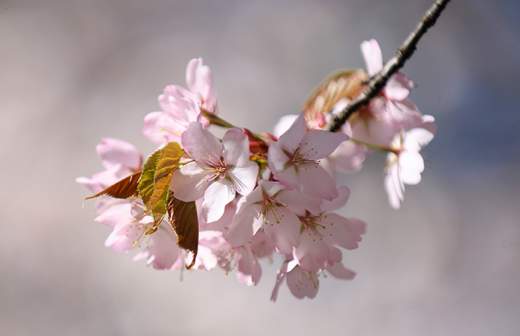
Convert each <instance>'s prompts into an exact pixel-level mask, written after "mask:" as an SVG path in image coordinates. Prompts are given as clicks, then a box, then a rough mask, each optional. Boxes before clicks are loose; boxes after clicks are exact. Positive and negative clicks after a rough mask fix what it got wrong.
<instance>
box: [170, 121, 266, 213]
mask: <svg viewBox="0 0 520 336" xmlns="http://www.w3.org/2000/svg"><path fill="white" fill-rule="evenodd" d="M182 145H183V147H184V149H185V150H186V151H187V153H188V154H189V155H190V158H191V161H188V162H187V163H185V164H184V165H183V166H182V167H181V168H180V169H178V170H176V171H175V173H174V176H173V179H172V182H173V183H172V191H173V193H174V195H175V197H177V198H178V199H180V200H182V201H185V202H189V201H195V200H198V199H200V198H202V197H203V201H202V206H201V209H200V210H201V212H202V214H203V216H204V218H205V220H206V222H213V221H216V220H218V219H219V218H220V217H222V215H223V214H224V210H225V207H226V205H227V204H228V203H230V202H231V201H233V199H234V198H235V196H236V193H238V194H240V195H242V196H246V195H248V194H249V193H250V192H251V191H252V190H253V189H254V187H255V185H256V179H257V176H258V165H257V164H256V163H254V162H252V161H250V160H249V141H248V139H247V137H246V136H245V135H244V133H243V132H242V131H241V130H240V129H231V130H228V131H227V132H226V134H225V135H224V138H223V139H222V141H220V140H219V139H217V138H216V137H215V136H214V135H213V134H211V133H210V132H209V131H208V130H206V129H204V128H203V127H202V125H201V124H200V123H192V124H190V126H189V127H188V129H187V130H186V132H185V133H184V134H183V135H182Z"/></svg>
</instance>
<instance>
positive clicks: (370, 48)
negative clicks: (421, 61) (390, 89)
mask: <svg viewBox="0 0 520 336" xmlns="http://www.w3.org/2000/svg"><path fill="white" fill-rule="evenodd" d="M361 52H362V53H363V57H364V58H365V63H366V66H367V70H368V74H369V75H370V76H373V75H375V74H377V73H378V72H379V71H381V69H383V54H382V53H381V48H380V47H379V43H377V41H376V40H374V39H372V40H369V41H364V42H363V43H361Z"/></svg>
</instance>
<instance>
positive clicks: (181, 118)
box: [143, 58, 217, 144]
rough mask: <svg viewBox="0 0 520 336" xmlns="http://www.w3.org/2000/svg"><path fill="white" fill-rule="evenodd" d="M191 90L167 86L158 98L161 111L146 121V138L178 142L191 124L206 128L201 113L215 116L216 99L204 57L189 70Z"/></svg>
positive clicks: (196, 60) (147, 117) (193, 60)
mask: <svg viewBox="0 0 520 336" xmlns="http://www.w3.org/2000/svg"><path fill="white" fill-rule="evenodd" d="M186 84H187V87H188V88H183V87H181V86H177V85H168V86H166V88H165V89H164V92H163V94H162V95H160V96H159V105H160V107H161V111H159V112H152V113H149V114H148V115H146V117H145V118H144V128H143V133H144V135H145V136H146V137H147V138H149V139H150V140H151V141H152V142H154V143H157V144H163V143H167V142H170V141H175V142H179V141H180V139H181V136H182V133H183V132H184V131H185V130H186V128H187V127H188V126H189V124H190V123H192V122H195V121H199V122H201V123H202V124H203V125H205V126H207V121H206V120H205V118H204V117H203V116H202V115H201V110H202V109H204V110H206V111H207V112H210V113H215V112H216V108H217V98H216V95H215V90H214V88H213V81H212V76H211V70H210V68H209V67H208V66H207V65H204V64H203V62H202V59H201V58H194V59H192V60H191V61H190V62H189V63H188V66H187V67H186Z"/></svg>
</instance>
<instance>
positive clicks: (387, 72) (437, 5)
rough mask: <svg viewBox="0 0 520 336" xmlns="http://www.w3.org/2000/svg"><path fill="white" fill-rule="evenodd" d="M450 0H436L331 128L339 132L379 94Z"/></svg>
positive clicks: (412, 52)
mask: <svg viewBox="0 0 520 336" xmlns="http://www.w3.org/2000/svg"><path fill="white" fill-rule="evenodd" d="M448 2H450V0H436V1H435V2H434V3H433V5H432V6H431V7H430V8H429V9H428V11H427V12H426V13H425V14H424V16H423V18H422V19H421V21H420V22H419V24H418V25H417V27H416V28H415V30H414V31H413V32H412V33H411V34H410V35H408V38H407V39H406V40H405V41H404V42H403V44H402V45H401V47H400V48H399V49H398V50H397V52H396V54H395V55H394V57H392V58H391V59H390V60H389V61H388V62H386V64H385V66H384V67H383V69H382V70H381V71H380V72H379V73H378V74H376V75H375V76H373V77H372V78H371V79H370V81H369V82H368V84H367V88H366V89H365V91H364V92H363V93H362V94H360V95H359V97H357V98H356V99H354V100H353V101H352V102H351V103H350V104H349V105H348V106H347V107H345V108H344V109H343V110H342V111H341V112H340V113H339V114H338V115H337V116H336V117H335V118H334V119H333V120H332V122H331V123H330V125H329V127H328V128H329V130H330V131H331V132H337V131H339V130H340V129H341V127H342V126H343V125H344V124H345V123H346V122H347V120H348V118H349V117H350V116H351V115H352V114H353V113H354V112H356V111H357V110H358V109H360V108H361V107H363V106H365V105H367V104H368V103H369V102H370V100H371V99H372V98H374V97H375V96H377V95H378V94H379V92H380V91H381V90H382V89H383V88H384V87H385V85H386V83H387V82H388V80H389V79H390V77H392V76H393V75H394V74H395V73H396V72H397V71H399V69H401V68H402V67H403V66H404V64H405V63H406V61H408V60H409V59H410V57H412V55H413V54H414V52H415V50H416V49H417V43H418V42H419V41H420V39H421V38H422V37H423V36H424V34H426V32H427V31H428V30H429V29H430V28H431V27H432V26H433V25H435V22H437V19H438V18H439V16H440V15H441V14H442V12H443V10H444V9H445V8H446V5H448Z"/></svg>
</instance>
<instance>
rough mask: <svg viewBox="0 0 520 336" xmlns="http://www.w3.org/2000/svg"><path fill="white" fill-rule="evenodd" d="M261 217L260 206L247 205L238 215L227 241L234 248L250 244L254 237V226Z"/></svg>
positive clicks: (227, 235)
mask: <svg viewBox="0 0 520 336" xmlns="http://www.w3.org/2000/svg"><path fill="white" fill-rule="evenodd" d="M259 217H260V206H259V205H257V204H252V205H246V206H244V207H242V208H241V209H240V210H239V211H238V212H237V214H236V216H235V218H233V221H232V222H231V224H230V225H229V227H228V230H227V232H226V234H225V237H226V240H227V241H228V242H229V244H231V246H233V247H238V246H242V245H245V244H246V243H248V242H249V241H250V240H251V238H252V237H253V234H254V232H253V224H254V223H255V221H257V220H258V218H259Z"/></svg>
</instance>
